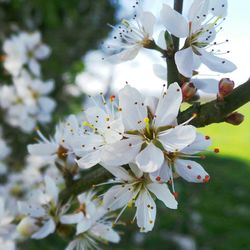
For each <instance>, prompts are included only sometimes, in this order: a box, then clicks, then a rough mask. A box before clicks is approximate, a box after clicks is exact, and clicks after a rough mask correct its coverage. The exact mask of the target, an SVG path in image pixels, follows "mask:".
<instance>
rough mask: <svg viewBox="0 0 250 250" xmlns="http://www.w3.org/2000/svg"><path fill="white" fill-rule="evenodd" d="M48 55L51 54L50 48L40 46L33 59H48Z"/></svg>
mask: <svg viewBox="0 0 250 250" xmlns="http://www.w3.org/2000/svg"><path fill="white" fill-rule="evenodd" d="M50 53H51V49H50V47H48V46H47V45H44V44H42V45H40V46H39V47H38V48H37V49H36V50H35V57H36V58H37V59H44V58H46V57H48V56H49V55H50Z"/></svg>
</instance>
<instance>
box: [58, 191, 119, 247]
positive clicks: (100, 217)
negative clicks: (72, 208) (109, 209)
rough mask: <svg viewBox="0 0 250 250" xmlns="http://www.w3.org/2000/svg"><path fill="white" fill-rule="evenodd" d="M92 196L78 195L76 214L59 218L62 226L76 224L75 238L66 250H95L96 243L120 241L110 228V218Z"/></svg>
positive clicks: (89, 194) (93, 194)
mask: <svg viewBox="0 0 250 250" xmlns="http://www.w3.org/2000/svg"><path fill="white" fill-rule="evenodd" d="M94 196H95V193H91V192H89V193H83V194H80V195H78V201H79V209H77V211H76V213H74V214H69V215H64V216H62V217H61V220H60V221H61V223H62V224H77V226H76V238H75V239H74V240H73V241H72V242H70V244H69V245H68V247H67V248H66V249H67V250H71V249H84V250H87V249H93V248H97V241H100V242H113V243H117V242H119V241H120V236H119V234H118V233H117V232H115V231H114V229H113V228H112V222H111V221H110V218H111V217H110V216H107V215H106V209H105V208H104V207H102V206H101V201H100V200H99V199H97V198H95V197H94Z"/></svg>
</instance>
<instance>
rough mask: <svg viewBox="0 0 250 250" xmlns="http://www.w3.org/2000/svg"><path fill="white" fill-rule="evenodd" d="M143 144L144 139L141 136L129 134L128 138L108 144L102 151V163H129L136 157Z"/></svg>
mask: <svg viewBox="0 0 250 250" xmlns="http://www.w3.org/2000/svg"><path fill="white" fill-rule="evenodd" d="M141 145H142V139H141V138H140V137H139V136H132V135H128V139H123V140H121V141H118V142H116V143H113V144H111V145H106V146H105V150H103V152H102V163H103V164H104V165H107V166H118V165H124V164H127V163H129V162H131V161H133V160H134V159H135V157H136V155H137V154H138V153H139V151H140V149H141Z"/></svg>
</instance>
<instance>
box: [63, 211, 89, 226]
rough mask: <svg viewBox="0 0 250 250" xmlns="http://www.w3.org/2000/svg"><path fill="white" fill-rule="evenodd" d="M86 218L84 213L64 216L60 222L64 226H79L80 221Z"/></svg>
mask: <svg viewBox="0 0 250 250" xmlns="http://www.w3.org/2000/svg"><path fill="white" fill-rule="evenodd" d="M83 218H84V216H83V213H82V212H80V213H76V214H68V215H63V216H61V218H60V222H61V223H62V224H77V223H79V222H80V221H82V220H83Z"/></svg>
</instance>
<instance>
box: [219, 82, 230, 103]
mask: <svg viewBox="0 0 250 250" xmlns="http://www.w3.org/2000/svg"><path fill="white" fill-rule="evenodd" d="M233 89H234V81H232V80H230V79H229V78H222V79H221V80H220V82H219V93H218V99H220V100H223V98H224V97H225V96H227V95H229V94H230V93H231V92H232V91H233Z"/></svg>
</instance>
